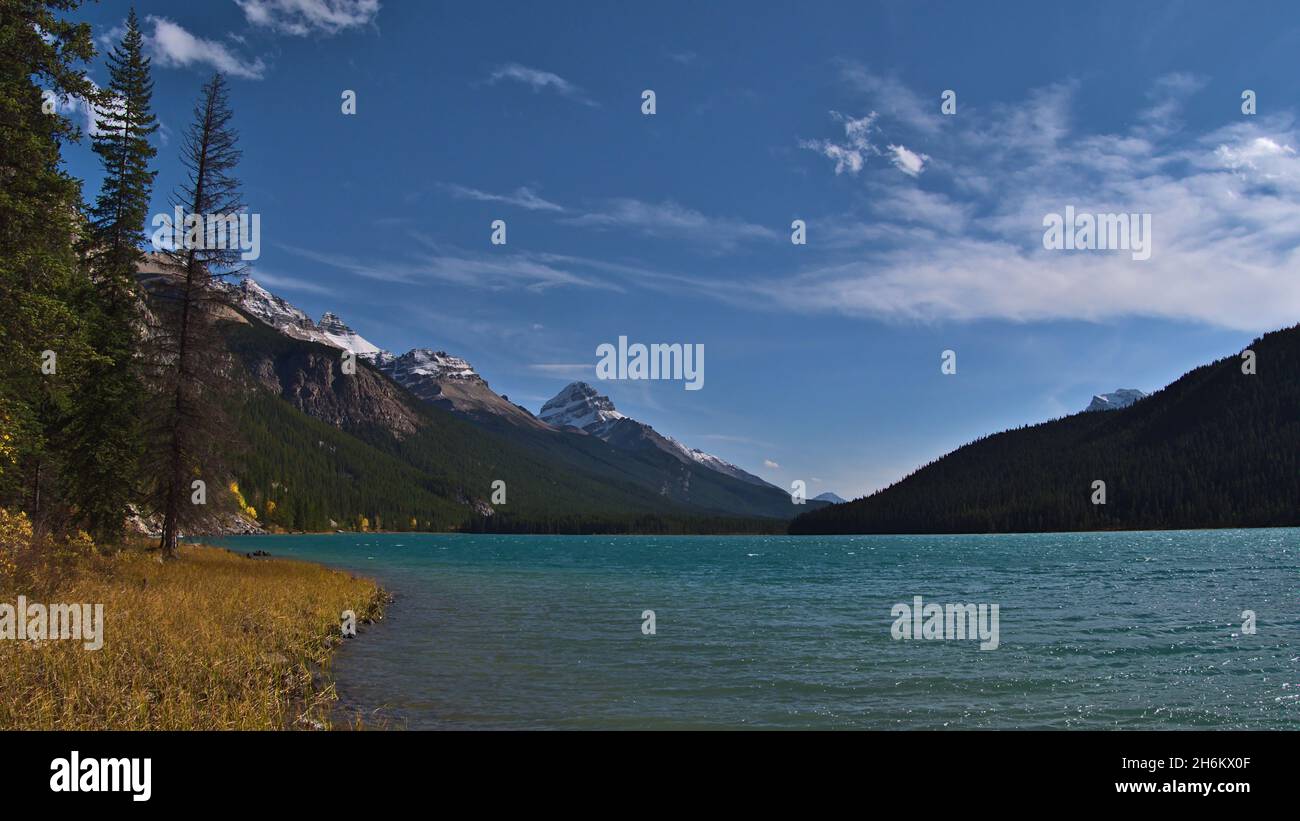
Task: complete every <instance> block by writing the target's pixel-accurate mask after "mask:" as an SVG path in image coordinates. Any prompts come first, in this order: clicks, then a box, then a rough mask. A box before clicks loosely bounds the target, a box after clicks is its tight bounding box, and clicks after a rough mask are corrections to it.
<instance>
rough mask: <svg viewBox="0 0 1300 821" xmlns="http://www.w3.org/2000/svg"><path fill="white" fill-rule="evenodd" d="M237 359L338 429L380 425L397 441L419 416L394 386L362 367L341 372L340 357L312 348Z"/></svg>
mask: <svg viewBox="0 0 1300 821" xmlns="http://www.w3.org/2000/svg"><path fill="white" fill-rule="evenodd" d="M241 356H242V357H243V359H244V362H245V364H246V366H247V368H248V370H249V372H250V373H251V374H252V375H253V377H254V378H255V379H257V381H258V382H259V383H261V384H262V385H263V386H264V387H266V388H267V389H269V390H271V391H273V392H275V393H276V394H279V395H280V396H281V397H283V398H284V399H287V400H288V401H289V403H290V404H292V405H293V406H294V407H295V408H297V409H298V410H300V411H302V412H303V413H306V414H307V415H309V416H313V417H315V418H317V419H320V420H321V421H324V422H328V423H329V424H331V425H334V426H335V427H337V428H341V429H344V430H355V429H357V428H360V427H364V426H366V425H378V426H380V427H382V428H385V429H386V430H388V431H390V432H391V433H392V434H393V435H394V436H396V437H398V438H399V439H400V438H402V437H404V436H408V435H410V434H412V433H414V432H415V431H416V429H417V427H418V425H419V424H420V418H419V416H418V415H417V414H416V413H415V412H414V411H412V410H411V409H410V408H409V407H408V406H407V405H406V402H405V401H403V398H402V396H401V394H400V393H399V392H398V391H397V390H395V389H394V387H393V385H392V384H391V383H389V382H388V381H386V380H384V379H382V378H381V377H379V376H378V375H377V374H375V372H374V371H371V370H370V369H369V368H367V367H366V366H365V365H362V364H358V365H357V369H356V373H355V374H344V373H343V372H342V359H341V358H340V357H339V356H338V355H336V354H332V353H330V352H329V351H327V350H321V349H319V348H313V347H311V346H301V347H299V346H292V347H284V348H282V349H279V350H276V351H269V350H257V349H255V348H253V349H245V350H241Z"/></svg>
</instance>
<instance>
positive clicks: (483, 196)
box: [440, 183, 565, 212]
mask: <svg viewBox="0 0 1300 821" xmlns="http://www.w3.org/2000/svg"><path fill="white" fill-rule="evenodd" d="M440 187H441V188H443V189H444V190H446V191H448V192H449V193H451V194H452V195H453V196H457V197H460V198H461V199H468V200H477V201H479V202H502V203H505V204H506V205H514V206H516V207H519V208H525V209H527V210H529V211H554V212H562V211H564V210H565V209H564V206H563V205H559V204H557V203H554V202H550V201H549V200H544V199H542V198H541V197H540V196H538V195H537V193H536V192H535V191H533V190H532V189H531V188H528V187H526V186H520V187H519V188H516V189H515V190H514V192H513V193H510V194H493V193H490V192H488V191H480V190H479V189H477V188H468V187H466V186H464V185H456V184H455V183H440Z"/></svg>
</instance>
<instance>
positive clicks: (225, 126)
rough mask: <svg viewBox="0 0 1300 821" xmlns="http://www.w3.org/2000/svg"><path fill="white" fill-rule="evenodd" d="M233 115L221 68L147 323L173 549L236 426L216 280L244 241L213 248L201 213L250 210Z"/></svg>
mask: <svg viewBox="0 0 1300 821" xmlns="http://www.w3.org/2000/svg"><path fill="white" fill-rule="evenodd" d="M230 119H231V112H230V106H229V104H228V102H227V97H226V81H225V78H224V77H222V75H221V74H215V75H213V77H212V79H211V80H209V81H208V82H207V83H206V84H204V86H203V90H202V92H201V94H200V98H199V103H198V105H197V106H196V107H195V109H194V122H193V123H192V124H191V126H190V128H189V131H188V132H187V134H186V136H185V141H184V145H183V147H182V152H181V162H182V164H183V165H184V167H185V168H186V170H187V171H188V175H187V176H188V179H187V181H186V182H185V183H183V184H182V185H181V186H179V187H178V188H177V190H176V192H175V194H174V195H173V198H172V204H173V205H174V206H175V207H179V208H181V209H182V211H183V213H184V215H185V219H186V225H185V226H184V230H185V240H184V241H183V242H182V243H181V244H180V245H179V246H178V247H176V248H174V249H172V250H170V251H168V252H167V256H168V258H169V260H170V266H169V267H170V269H171V271H170V273H171V277H170V281H169V282H168V283H167V284H166V286H164V287H162V288H160V290H159V292H158V293H157V294H155V297H156V298H155V300H154V303H153V304H154V305H155V306H156V307H155V314H156V320H157V321H156V322H155V323H154V326H153V327H152V328H151V330H150V332H149V348H150V351H149V366H150V375H151V377H152V381H153V384H154V389H155V394H154V397H153V398H152V400H151V408H150V416H151V428H152V436H151V447H152V450H151V452H150V454H149V470H148V471H147V473H148V474H149V475H151V476H152V477H153V478H154V481H155V485H154V487H153V489H152V494H151V495H152V499H153V502H154V504H155V507H156V509H157V510H159V511H161V513H162V515H163V527H162V539H161V541H160V545H159V546H160V547H161V549H162V551H163V555H164V556H165V557H168V558H171V557H174V556H175V555H176V542H177V538H178V536H179V535H180V532H181V530H182V528H183V527H185V526H186V525H187V524H189V523H192V522H194V521H196V520H197V519H199V518H201V513H202V512H203V511H202V509H201V508H199V506H198V505H195V504H192V499H193V496H192V491H191V489H192V487H193V482H194V481H195V480H201V481H203V482H204V483H205V485H206V487H207V488H208V489H210V490H211V491H212V492H211V493H210V494H209V496H210V499H209V500H210V501H214V502H215V501H216V497H217V492H218V490H219V488H220V487H221V486H222V485H224V482H223V481H222V477H223V476H224V474H225V471H224V470H223V469H222V467H221V460H220V458H219V457H220V454H221V450H220V449H221V448H222V447H224V445H225V443H226V439H227V438H228V436H229V433H228V428H227V425H226V423H225V417H224V414H223V413H222V405H223V402H224V400H225V399H226V397H227V396H228V394H229V393H230V390H231V387H230V386H231V383H230V380H229V363H228V362H227V361H226V357H225V356H224V346H223V344H222V342H221V339H220V337H219V335H218V334H217V329H216V318H217V314H218V313H219V312H220V310H222V307H223V305H224V302H223V300H222V298H221V297H222V295H221V293H220V291H219V289H218V288H217V287H216V285H217V284H218V282H219V281H220V280H221V278H222V277H224V276H229V275H231V274H234V273H238V271H237V270H236V266H237V265H238V264H239V250H238V248H237V247H235V248H230V247H211V246H212V245H213V244H214V243H212V242H210V241H207V240H208V239H210V237H206V236H205V230H204V228H203V227H202V226H200V225H198V224H197V221H198V220H202V219H205V218H210V217H213V216H229V215H234V214H238V213H239V212H240V211H241V210H242V209H243V204H242V202H241V200H240V194H239V181H238V180H237V179H236V178H235V177H234V176H233V174H232V172H233V170H234V167H235V165H236V164H237V163H238V161H239V154H240V152H239V149H238V148H236V140H237V137H236V134H235V132H234V130H233V129H232V128H231V127H230ZM191 220H195V221H196V222H195V224H191V222H190V221H191ZM236 245H237V244H236Z"/></svg>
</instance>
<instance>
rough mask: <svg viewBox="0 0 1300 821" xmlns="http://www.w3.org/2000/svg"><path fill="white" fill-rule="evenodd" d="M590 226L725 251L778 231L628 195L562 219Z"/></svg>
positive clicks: (774, 236)
mask: <svg viewBox="0 0 1300 821" xmlns="http://www.w3.org/2000/svg"><path fill="white" fill-rule="evenodd" d="M562 221H563V222H565V223H568V224H570V225H578V226H588V227H594V228H628V229H633V230H635V231H638V232H640V233H642V234H645V235H647V236H655V237H676V238H681V239H686V240H690V241H692V242H696V243H701V244H705V245H710V246H713V247H715V248H717V249H720V250H729V249H732V248H734V247H735V246H737V245H738V244H740V243H742V242H745V241H750V240H771V239H774V238H776V237H777V236H779V234H778V233H777V232H776V231H775V230H773V229H772V228H769V227H767V226H764V225H757V224H754V223H751V222H746V221H745V220H741V219H735V218H731V217H714V216H708V215H706V214H703V213H701V212H699V211H696V210H694V209H692V208H687V207H685V206H683V205H680V204H678V203H676V202H673V201H671V200H669V201H665V202H658V203H653V202H646V201H643V200H638V199H633V198H630V197H621V198H617V199H613V200H610V201H608V202H607V203H606V205H605V207H604V208H603V209H601V210H595V211H589V212H587V213H584V214H581V215H579V216H575V217H568V218H565V219H564V220H562Z"/></svg>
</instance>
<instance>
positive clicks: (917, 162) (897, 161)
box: [887, 145, 930, 177]
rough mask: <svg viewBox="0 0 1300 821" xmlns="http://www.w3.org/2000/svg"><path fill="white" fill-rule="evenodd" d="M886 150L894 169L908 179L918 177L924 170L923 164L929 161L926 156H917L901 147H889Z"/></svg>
mask: <svg viewBox="0 0 1300 821" xmlns="http://www.w3.org/2000/svg"><path fill="white" fill-rule="evenodd" d="M887 150H888V151H889V154H890V157H889V159H890V161H891V162H893V163H894V167H895V168H897V169H898V170H899V171H902V172H903V173H904V174H906V175H908V176H909V177H916V176H919V175H920V174H921V172H922V171H924V170H925V164H926V163H927V162H928V161H929V160H930V157H929V155H928V154H918V153H916V152H914V151H910V150H908V149H907V147H906V146H902V145H891V146H889V147H888V149H887Z"/></svg>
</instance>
